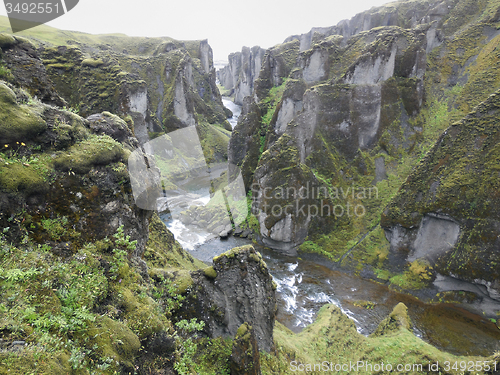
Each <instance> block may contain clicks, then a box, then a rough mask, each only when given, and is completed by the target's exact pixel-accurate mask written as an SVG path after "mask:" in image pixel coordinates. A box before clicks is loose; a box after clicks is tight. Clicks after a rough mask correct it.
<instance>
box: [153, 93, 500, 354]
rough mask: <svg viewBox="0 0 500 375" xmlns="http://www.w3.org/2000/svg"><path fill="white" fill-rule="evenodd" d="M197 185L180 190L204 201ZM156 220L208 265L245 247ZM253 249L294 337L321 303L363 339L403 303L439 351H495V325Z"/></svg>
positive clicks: (312, 257)
mask: <svg viewBox="0 0 500 375" xmlns="http://www.w3.org/2000/svg"><path fill="white" fill-rule="evenodd" d="M231 103H232V102H231ZM233 104H234V103H233ZM217 173H219V172H217ZM199 186H206V181H198V180H192V181H190V182H189V183H188V184H185V185H184V186H183V188H184V189H185V190H186V191H188V192H189V193H196V194H199V195H200V198H199V199H201V200H205V201H208V200H209V196H208V190H204V189H200V188H199ZM161 218H162V220H163V221H164V223H165V224H166V225H167V227H168V228H169V229H170V231H172V233H173V234H174V236H175V238H176V239H177V240H178V241H179V242H180V243H181V245H182V246H183V247H184V248H185V249H186V250H189V251H190V253H191V254H192V255H193V256H194V257H196V258H198V259H200V260H202V261H204V262H207V263H209V264H210V263H211V262H212V258H213V257H214V256H216V255H219V254H222V253H224V252H225V251H227V250H230V249H232V248H233V247H237V246H242V245H245V244H249V243H251V241H249V240H247V239H242V238H235V237H229V238H228V239H226V240H220V239H218V238H213V235H210V234H209V233H206V232H203V231H201V230H200V231H196V232H193V230H192V229H189V230H188V229H187V228H186V227H185V226H184V225H183V224H182V222H180V221H179V220H175V219H172V217H171V216H170V214H163V215H161ZM254 246H255V247H256V249H257V250H258V251H259V252H261V254H262V256H263V257H264V260H265V262H266V263H267V265H268V268H269V271H270V273H271V275H272V276H273V279H274V281H275V282H276V284H277V286H278V287H277V300H278V315H277V319H278V320H279V321H280V322H281V323H283V324H284V325H285V326H287V327H288V328H290V329H291V330H292V331H295V332H298V331H300V330H301V329H302V328H304V327H305V326H307V325H308V324H311V323H312V322H313V321H314V319H315V315H316V313H317V311H318V310H319V308H320V307H321V306H322V305H324V304H325V303H332V304H335V305H337V306H338V307H339V308H341V309H342V311H343V312H344V313H345V314H346V315H347V316H349V317H350V318H351V319H352V320H353V321H354V322H355V324H356V326H357V329H358V332H360V333H361V334H364V335H368V334H370V333H372V332H373V331H374V330H375V329H376V328H377V326H378V324H379V323H380V322H381V321H382V320H383V319H384V318H385V317H387V315H388V314H389V313H390V312H391V311H392V309H393V308H394V306H396V305H397V304H398V303H399V302H403V303H405V305H406V306H407V307H408V312H409V315H410V318H411V320H412V323H413V332H414V333H415V335H416V336H418V337H420V338H422V339H423V340H425V341H427V342H429V343H431V344H432V345H434V346H436V347H438V348H440V349H442V350H446V351H448V352H451V353H453V354H461V355H485V356H486V355H491V354H493V353H494V352H495V351H498V350H500V330H499V329H498V328H497V327H496V325H495V324H494V323H492V322H491V321H489V320H487V319H485V318H483V317H481V316H479V315H476V314H473V313H471V312H469V311H468V310H466V309H464V308H463V307H460V306H455V305H453V304H425V303H423V302H421V301H419V300H418V299H416V298H414V297H411V296H408V295H406V294H401V293H396V292H394V291H392V290H390V289H389V288H388V287H387V286H385V285H382V284H378V283H376V282H373V281H371V280H367V279H364V278H362V277H359V276H355V275H352V274H350V273H348V272H346V271H345V270H342V269H340V268H339V267H338V266H337V265H336V264H335V263H334V262H331V261H329V260H327V259H325V258H323V257H321V256H319V255H316V254H300V255H299V256H298V257H297V256H294V257H292V256H289V255H286V254H282V253H280V252H278V251H275V250H271V249H268V248H265V247H262V246H259V245H256V244H254ZM441 282H442V280H441ZM464 288H465V287H464ZM465 290H467V289H465ZM482 301H483V302H484V306H487V305H488V304H490V305H493V307H494V308H495V309H497V310H500V303H499V302H498V301H493V300H488V298H487V297H486V296H483V297H482ZM476 307H477V306H476Z"/></svg>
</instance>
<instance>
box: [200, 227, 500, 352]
mask: <svg viewBox="0 0 500 375" xmlns="http://www.w3.org/2000/svg"><path fill="white" fill-rule="evenodd" d="M247 243H249V241H248V240H244V239H240V238H234V237H230V238H229V239H228V240H225V241H220V240H214V241H210V242H206V243H204V244H203V245H201V246H198V247H197V248H196V250H194V251H191V254H192V255H193V256H195V257H197V258H199V259H201V260H204V261H206V262H209V263H210V262H211V260H212V258H213V257H214V256H215V255H218V254H221V253H223V252H225V251H227V250H229V249H231V248H233V247H236V246H242V245H244V244H247ZM254 246H255V247H256V248H257V250H258V251H260V252H261V254H262V256H263V257H264V260H265V261H266V263H267V265H268V268H269V270H270V272H271V274H272V276H273V278H274V280H275V282H276V283H277V285H278V289H277V297H278V316H277V319H278V320H279V321H280V322H281V323H283V324H284V325H285V326H287V327H288V328H290V329H291V330H292V331H295V332H299V331H300V330H302V329H303V328H304V327H305V326H307V325H308V324H310V323H312V322H313V321H314V319H315V315H316V313H317V311H318V310H319V308H320V307H321V306H322V305H324V304H325V303H333V304H335V305H337V306H339V307H340V308H341V309H342V310H343V311H344V313H345V314H346V315H347V316H349V317H350V318H351V319H352V320H353V321H354V322H355V324H356V326H357V328H358V332H360V333H362V334H364V335H368V334H370V333H372V332H373V331H374V330H375V329H376V327H377V326H378V324H379V323H380V322H381V321H382V320H383V319H384V318H385V317H386V316H387V315H388V314H389V313H390V312H391V311H392V309H393V308H394V306H396V305H397V304H398V303H399V302H403V303H404V304H405V305H406V306H407V307H408V312H409V315H410V318H411V320H412V323H413V332H414V333H415V335H416V336H418V337H420V338H422V339H423V340H424V341H427V342H429V343H430V344H432V345H434V346H436V347H437V348H439V349H442V350H446V351H448V352H450V353H453V354H457V355H483V356H488V355H491V354H493V353H494V352H495V351H498V350H500V330H499V329H498V328H497V327H496V325H495V324H494V323H492V322H491V321H489V320H487V319H485V318H484V317H482V316H480V315H477V314H473V313H470V312H469V311H467V310H465V309H464V308H461V307H459V306H455V305H452V304H426V303H423V302H421V301H419V300H418V299H417V298H414V297H411V296H408V295H406V294H401V293H397V292H394V291H392V290H390V289H389V288H388V287H387V286H385V285H382V284H378V283H376V282H374V281H371V280H367V279H364V278H361V277H358V276H355V275H351V274H349V273H347V272H344V271H342V270H340V269H338V267H336V265H335V263H333V262H330V261H328V260H326V259H325V258H323V257H320V256H317V255H314V254H302V255H300V257H290V256H286V255H283V254H280V253H278V252H276V251H274V250H271V249H267V248H264V247H261V246H258V245H255V244H254ZM499 308H500V306H499Z"/></svg>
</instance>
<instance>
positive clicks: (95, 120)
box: [87, 112, 139, 148]
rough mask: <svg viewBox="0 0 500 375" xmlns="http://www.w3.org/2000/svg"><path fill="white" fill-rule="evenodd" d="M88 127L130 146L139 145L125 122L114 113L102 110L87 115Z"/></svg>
mask: <svg viewBox="0 0 500 375" xmlns="http://www.w3.org/2000/svg"><path fill="white" fill-rule="evenodd" d="M87 120H88V121H89V123H90V129H91V130H92V131H93V132H94V133H96V134H106V135H109V136H110V137H111V138H113V139H114V140H116V141H118V142H121V143H125V144H127V145H129V146H130V147H131V148H136V147H138V146H139V142H138V141H137V139H136V138H135V137H134V134H133V133H132V131H131V130H130V129H129V127H128V126H127V123H126V122H125V121H123V120H122V119H121V118H119V117H118V116H116V115H113V114H111V113H109V112H102V113H96V114H93V115H90V116H89V117H87Z"/></svg>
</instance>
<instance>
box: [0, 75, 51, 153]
mask: <svg viewBox="0 0 500 375" xmlns="http://www.w3.org/2000/svg"><path fill="white" fill-rule="evenodd" d="M0 123H1V125H0V143H1V144H2V146H3V145H5V144H9V143H12V142H26V141H28V140H31V139H32V138H34V137H36V136H37V135H38V134H40V133H42V132H43V131H44V130H45V129H46V128H47V125H46V124H45V122H44V121H43V120H42V119H41V118H40V116H39V114H38V113H37V111H34V110H32V108H31V107H30V106H28V105H25V104H21V105H19V104H17V101H16V95H15V94H14V92H13V91H12V90H11V89H10V88H9V87H8V86H7V85H5V83H0Z"/></svg>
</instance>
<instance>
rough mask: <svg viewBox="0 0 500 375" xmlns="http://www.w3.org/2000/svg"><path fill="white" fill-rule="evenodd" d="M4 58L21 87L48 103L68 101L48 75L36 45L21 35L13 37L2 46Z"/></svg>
mask: <svg viewBox="0 0 500 375" xmlns="http://www.w3.org/2000/svg"><path fill="white" fill-rule="evenodd" d="M0 48H2V51H3V56H2V58H3V60H5V64H6V66H7V67H8V68H9V69H10V70H11V72H12V74H13V76H14V79H15V80H16V82H17V83H18V85H19V87H21V88H24V89H26V90H27V91H28V92H29V93H30V95H32V96H34V97H37V98H38V99H40V100H41V101H42V102H44V103H46V104H51V105H56V106H60V107H63V106H65V105H67V103H66V101H65V100H64V99H63V98H61V97H60V96H59V94H58V93H57V91H56V90H55V87H54V84H53V82H52V81H51V79H50V78H49V76H48V75H47V71H46V69H45V66H44V65H43V62H42V60H41V59H40V54H39V53H38V51H37V50H36V48H35V46H34V45H33V44H32V43H31V42H29V41H27V40H26V39H24V38H21V37H12V40H11V42H10V43H5V44H4V45H2V46H0Z"/></svg>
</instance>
